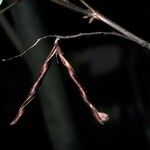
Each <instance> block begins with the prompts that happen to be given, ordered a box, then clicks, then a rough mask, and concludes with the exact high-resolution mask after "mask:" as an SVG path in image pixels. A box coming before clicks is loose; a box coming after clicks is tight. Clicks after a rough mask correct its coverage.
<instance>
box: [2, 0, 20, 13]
mask: <svg viewBox="0 0 150 150" xmlns="http://www.w3.org/2000/svg"><path fill="white" fill-rule="evenodd" d="M20 1H22V0H16V1H14V2H13V3H12V4H10V5H9V6H8V7H6V8H4V9H2V10H1V11H0V15H1V14H2V13H4V12H6V11H7V10H9V9H10V8H12V7H14V6H15V5H16V4H18V3H19V2H20Z"/></svg>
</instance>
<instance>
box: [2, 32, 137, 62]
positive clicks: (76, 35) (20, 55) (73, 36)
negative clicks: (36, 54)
mask: <svg viewBox="0 0 150 150" xmlns="http://www.w3.org/2000/svg"><path fill="white" fill-rule="evenodd" d="M96 35H104V36H107V35H109V36H117V37H121V38H124V39H127V40H130V41H133V42H135V41H134V40H133V39H130V38H129V37H127V36H125V35H123V34H121V33H117V32H88V33H79V34H73V35H66V36H65V35H64V36H63V35H46V36H43V37H41V38H39V39H37V40H36V41H35V42H34V44H33V45H31V46H30V47H29V48H28V49H26V50H25V51H23V52H22V53H21V54H19V55H16V56H13V57H10V58H5V59H2V60H1V61H3V62H4V61H11V60H13V59H16V58H19V57H22V56H23V55H24V54H26V53H27V52H28V51H30V50H31V49H32V48H34V47H35V46H37V44H38V43H39V42H41V41H42V40H44V39H47V38H59V39H61V40H69V39H75V38H80V37H89V36H96Z"/></svg>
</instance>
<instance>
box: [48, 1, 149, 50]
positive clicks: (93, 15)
mask: <svg viewBox="0 0 150 150" xmlns="http://www.w3.org/2000/svg"><path fill="white" fill-rule="evenodd" d="M49 1H51V2H54V3H56V4H58V5H61V6H63V7H65V8H68V9H70V10H72V11H74V12H78V13H81V14H83V15H85V16H87V17H89V19H90V21H92V20H93V19H96V20H99V21H102V22H104V23H105V24H107V25H109V26H110V27H112V28H113V29H115V30H116V31H118V32H120V33H122V34H123V35H125V36H127V38H128V39H129V40H131V41H134V42H135V43H137V44H139V45H141V46H142V47H145V48H147V49H149V50H150V43H149V42H147V41H145V40H143V39H142V38H140V37H138V36H136V35H135V34H133V33H131V32H129V31H128V30H126V29H125V28H123V27H121V26H120V25H118V24H117V23H115V22H114V21H112V20H110V19H108V18H107V17H105V16H104V15H103V14H102V13H100V12H98V11H97V10H95V9H93V8H92V7H91V6H90V5H89V4H87V3H86V2H85V1H84V0H79V1H80V2H81V3H82V4H83V5H84V6H85V7H86V8H88V9H84V8H82V7H79V6H76V5H74V4H72V3H71V2H64V1H63V0H49ZM76 7H78V9H76ZM80 10H81V11H80Z"/></svg>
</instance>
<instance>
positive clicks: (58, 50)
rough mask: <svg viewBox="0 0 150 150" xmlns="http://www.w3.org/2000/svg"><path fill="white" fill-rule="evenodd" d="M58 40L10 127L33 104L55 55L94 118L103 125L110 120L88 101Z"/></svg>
mask: <svg viewBox="0 0 150 150" xmlns="http://www.w3.org/2000/svg"><path fill="white" fill-rule="evenodd" d="M58 40H60V39H59V38H56V40H55V42H54V46H53V48H52V50H51V51H50V53H49V55H48V57H47V59H46V60H45V62H44V64H43V66H42V68H41V70H40V73H39V77H38V79H37V80H36V81H35V83H34V84H33V86H32V88H31V90H30V91H29V94H28V96H27V98H26V99H25V101H24V102H23V103H22V105H21V106H20V108H19V111H18V113H17V115H16V117H15V118H14V120H13V121H12V122H11V123H10V125H14V124H16V123H17V122H18V120H19V119H20V118H21V116H22V115H23V113H24V110H25V107H26V106H27V105H29V103H31V101H32V100H33V99H34V97H35V94H36V93H37V91H38V89H39V88H40V86H41V83H42V81H43V79H44V77H45V75H46V73H47V71H48V69H49V67H50V62H51V60H52V58H53V57H54V56H55V55H58V56H59V58H60V60H61V62H62V64H63V65H64V66H65V67H66V69H67V71H68V74H69V76H70V78H71V79H72V80H73V82H74V83H75V85H76V86H77V87H78V89H79V91H80V94H81V96H82V99H83V101H84V103H85V104H86V105H87V106H88V107H89V108H90V110H91V111H92V114H93V116H94V117H95V119H96V120H97V121H98V122H99V123H100V124H103V122H105V121H107V120H108V119H109V117H108V115H107V114H106V113H104V112H99V111H98V110H97V109H96V108H95V107H94V105H92V103H91V102H90V101H89V100H88V97H87V95H86V93H85V91H84V89H83V87H82V86H81V84H80V83H79V81H78V80H77V78H76V77H75V71H74V69H73V67H72V66H71V64H70V63H69V62H68V61H67V59H66V58H65V57H64V56H63V52H62V50H61V48H60V46H59V45H58Z"/></svg>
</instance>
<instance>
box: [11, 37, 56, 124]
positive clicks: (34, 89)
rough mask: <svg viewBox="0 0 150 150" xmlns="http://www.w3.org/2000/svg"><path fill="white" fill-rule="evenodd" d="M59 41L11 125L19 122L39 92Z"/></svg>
mask: <svg viewBox="0 0 150 150" xmlns="http://www.w3.org/2000/svg"><path fill="white" fill-rule="evenodd" d="M57 41H58V39H56V40H55V42H54V46H53V48H52V50H51V51H50V53H49V55H48V56H47V58H46V60H45V62H44V64H43V65H42V68H41V70H40V73H39V77H38V79H37V80H36V81H35V83H34V84H33V86H32V88H31V89H30V91H29V93H28V95H27V97H26V99H25V101H24V102H23V103H22V105H21V106H20V108H19V111H18V113H17V115H16V117H15V118H14V120H13V121H12V122H11V123H10V125H14V124H16V123H17V122H18V120H19V119H20V118H21V117H22V115H23V113H24V110H25V107H27V106H28V105H29V104H30V103H31V101H32V100H33V99H34V97H35V94H36V93H37V91H38V89H39V88H40V86H41V84H42V81H43V79H44V77H45V75H46V73H47V71H48V69H49V66H50V61H51V59H52V58H53V56H54V55H55V53H56V45H57Z"/></svg>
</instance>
